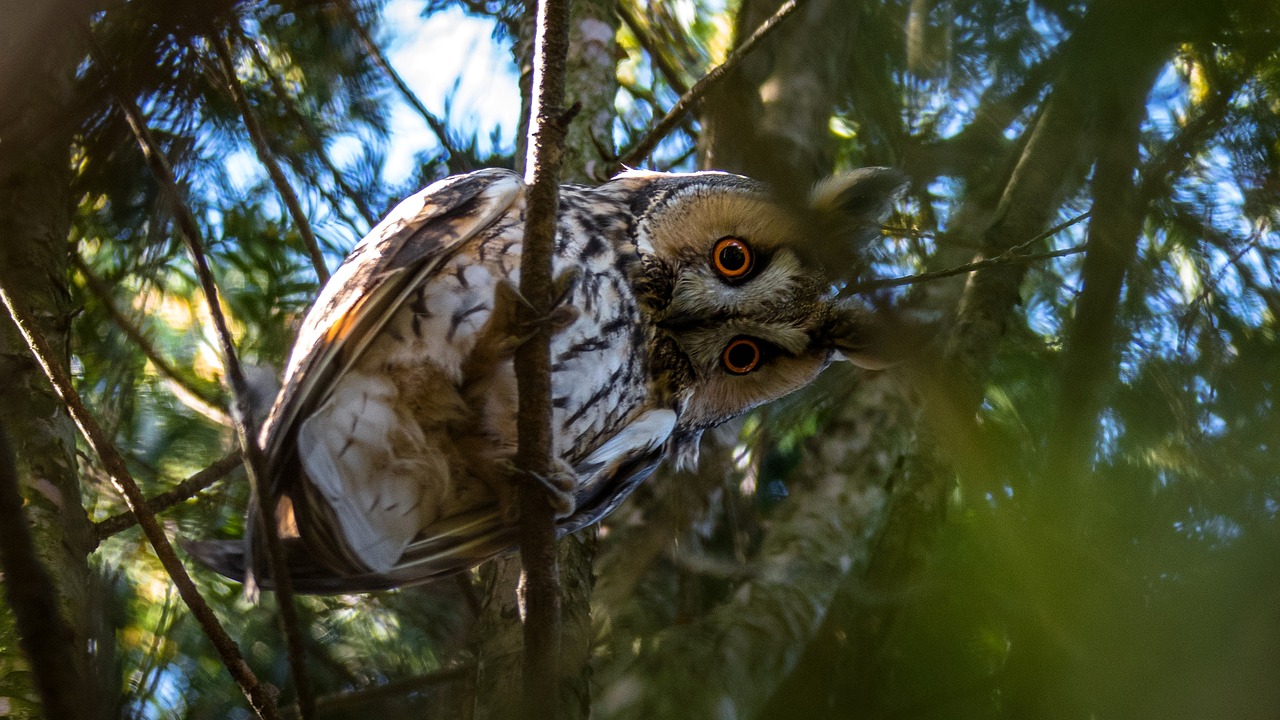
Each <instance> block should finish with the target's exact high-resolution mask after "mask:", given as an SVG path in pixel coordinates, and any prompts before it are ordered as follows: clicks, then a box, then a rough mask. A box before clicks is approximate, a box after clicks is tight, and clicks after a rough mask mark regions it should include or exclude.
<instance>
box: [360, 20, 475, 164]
mask: <svg viewBox="0 0 1280 720" xmlns="http://www.w3.org/2000/svg"><path fill="white" fill-rule="evenodd" d="M336 4H337V7H338V9H339V10H340V11H341V12H342V14H343V15H344V16H345V17H346V19H347V24H348V25H350V26H351V29H352V31H354V32H355V34H356V38H358V39H359V40H360V44H361V45H362V46H363V47H364V49H365V52H367V53H369V57H371V58H373V62H374V63H375V64H376V65H377V66H378V67H380V68H382V71H383V72H384V73H386V74H387V77H388V78H390V79H391V83H392V84H393V85H395V86H396V89H397V90H399V91H400V94H401V95H402V96H404V99H405V102H407V103H409V105H410V106H411V107H412V108H413V109H414V110H416V111H417V112H418V114H419V115H421V116H422V119H423V120H425V121H426V123H427V127H429V128H431V132H432V133H433V134H434V135H435V136H436V140H438V141H439V142H440V147H442V148H444V150H445V152H447V153H449V157H451V158H454V157H457V158H461V157H463V154H462V153H459V152H458V150H457V149H456V148H454V147H453V141H452V140H450V139H449V129H448V128H447V127H445V124H444V121H443V120H441V119H440V118H439V117H436V115H435V113H433V112H431V111H430V110H428V109H427V106H426V105H423V104H422V101H421V100H419V99H418V96H417V95H416V94H415V93H414V92H413V90H412V89H410V87H409V85H408V83H406V82H405V81H404V78H402V77H400V73H398V72H396V69H395V68H394V67H392V65H391V61H390V60H388V59H387V56H386V54H384V53H383V52H382V48H381V47H378V43H376V42H374V41H373V38H372V37H370V36H369V31H368V30H367V29H366V28H365V26H364V25H363V24H362V23H361V22H360V18H359V17H357V16H356V13H355V11H354V10H352V9H351V4H350V2H349V0H338V2H337V3H336Z"/></svg>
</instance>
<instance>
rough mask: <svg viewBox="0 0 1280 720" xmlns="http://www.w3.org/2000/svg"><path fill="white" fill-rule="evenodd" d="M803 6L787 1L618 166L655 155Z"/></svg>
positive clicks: (637, 161)
mask: <svg viewBox="0 0 1280 720" xmlns="http://www.w3.org/2000/svg"><path fill="white" fill-rule="evenodd" d="M802 2H803V0H787V2H785V3H783V5H782V7H780V8H778V11H777V12H775V13H774V14H773V15H772V16H771V17H770V18H769V19H768V20H765V21H764V22H762V23H760V27H758V28H756V30H755V32H753V33H751V36H750V37H748V38H747V39H746V40H745V41H743V43H742V44H741V45H739V46H738V48H737V49H736V50H734V51H733V53H732V54H731V55H729V57H728V58H725V61H724V62H722V63H720V64H719V65H717V66H716V67H714V68H712V70H711V72H709V73H707V74H706V75H705V76H703V78H702V79H701V80H699V81H698V82H696V83H694V84H693V87H691V88H689V92H687V93H685V94H684V95H681V96H680V99H679V100H677V101H676V104H675V105H672V106H671V109H670V110H668V111H667V114H666V115H665V116H664V117H663V118H662V119H661V120H659V121H658V124H657V125H655V126H654V127H653V129H652V130H650V131H649V132H648V133H647V134H645V136H644V137H643V138H640V140H639V141H638V142H636V144H635V145H633V146H632V147H631V149H630V150H628V151H627V152H625V153H623V155H622V157H620V158H619V159H618V164H620V165H626V166H634V165H636V164H637V163H639V162H640V161H642V160H644V159H645V158H647V157H649V153H651V152H653V149H654V148H655V147H657V145H658V143H659V142H661V141H662V139H663V138H665V137H666V136H667V134H668V133H670V132H671V131H672V130H673V129H674V128H675V127H676V125H677V124H679V123H680V120H681V118H683V117H684V114H685V113H687V112H689V110H690V109H692V108H693V106H694V104H696V103H697V102H698V101H699V100H701V99H702V97H703V96H704V95H706V94H707V90H709V89H710V88H711V86H712V85H714V84H715V83H716V82H717V81H718V80H720V78H722V77H724V76H725V75H726V74H727V73H728V72H729V71H730V70H732V69H733V68H734V67H736V66H737V65H738V63H740V62H742V59H743V58H745V57H746V56H747V55H749V54H750V53H751V51H752V50H754V49H755V47H756V45H758V44H759V43H760V41H761V40H763V39H764V38H766V37H767V36H768V35H769V34H770V33H772V32H773V31H774V29H776V28H777V27H778V26H779V25H781V24H782V21H783V20H785V19H787V18H788V17H789V16H790V15H791V14H792V13H794V12H795V11H796V9H798V8H799V7H800V4H801V3H802Z"/></svg>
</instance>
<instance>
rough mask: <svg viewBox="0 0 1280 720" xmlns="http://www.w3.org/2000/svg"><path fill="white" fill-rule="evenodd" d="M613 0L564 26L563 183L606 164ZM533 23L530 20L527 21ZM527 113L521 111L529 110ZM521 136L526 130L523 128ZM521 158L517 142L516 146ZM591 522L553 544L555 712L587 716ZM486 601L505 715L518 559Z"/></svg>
mask: <svg viewBox="0 0 1280 720" xmlns="http://www.w3.org/2000/svg"><path fill="white" fill-rule="evenodd" d="M614 10H615V2H613V0H578V2H575V3H574V4H573V9H572V15H571V18H570V28H569V33H570V35H569V62H568V72H567V77H566V81H565V94H566V104H573V103H578V104H580V105H581V110H580V111H579V112H578V115H577V117H576V118H575V119H574V121H573V123H571V124H570V125H569V128H568V134H567V136H566V138H565V144H564V152H565V156H564V165H563V171H562V180H563V181H564V182H567V183H594V182H598V181H599V178H598V177H597V174H598V171H599V169H600V168H602V167H603V166H604V164H605V162H606V161H605V160H604V159H602V153H603V154H604V155H605V156H612V154H613V152H612V145H613V133H612V127H613V120H614V117H615V112H614V107H613V101H614V97H615V96H616V94H617V87H618V85H617V77H616V73H615V67H616V57H617V53H616V45H615V42H614V36H615V34H616V32H617V23H618V20H617V15H616V13H615V11H614ZM530 30H531V27H530ZM531 46H532V36H531V35H530V36H528V37H526V38H524V39H523V41H521V42H518V43H517V48H516V52H517V58H518V62H519V64H520V67H521V68H522V73H521V85H522V90H523V92H524V94H525V100H526V102H527V101H528V97H529V96H528V93H529V89H530V84H529V81H530V80H531V79H532V66H531V65H529V58H530V55H529V52H530V51H531ZM527 115H528V114H527V112H526V113H524V114H523V115H522V117H527ZM518 137H519V138H521V139H523V138H524V137H526V132H525V129H524V128H523V127H522V129H521V132H520V135H519V136H518ZM516 156H517V157H518V158H523V156H524V151H523V144H521V146H520V148H519V149H518V151H517V155H516ZM595 547H596V541H595V529H594V528H590V529H587V530H583V531H581V532H579V533H577V534H576V535H575V536H571V537H567V538H564V539H562V540H561V541H560V542H559V543H558V554H557V561H558V565H559V568H560V585H561V591H562V596H561V633H562V635H561V666H562V673H561V675H562V678H563V679H562V681H561V683H560V687H559V690H560V714H559V717H562V718H566V719H572V718H583V717H586V715H587V710H588V706H589V702H590V685H589V679H590V675H589V667H588V666H587V660H588V657H589V654H590V641H591V612H590V597H591V589H592V586H593V585H594V574H593V570H592V562H593V560H594V557H595ZM482 575H483V576H484V581H483V583H484V584H483V590H484V603H483V607H482V610H481V616H480V619H479V621H478V623H477V626H476V630H475V638H476V641H475V653H476V656H477V682H476V693H475V701H476V705H475V708H474V713H475V718H476V719H477V720H508V719H509V718H513V717H518V714H519V712H520V705H519V703H520V692H519V688H520V668H521V662H522V653H521V647H522V641H521V637H520V632H521V631H520V620H519V611H518V607H519V600H518V597H517V592H518V585H519V580H520V561H519V558H516V557H504V558H499V559H497V560H495V561H493V562H492V563H489V565H488V567H486V568H485V569H484V570H483V571H482Z"/></svg>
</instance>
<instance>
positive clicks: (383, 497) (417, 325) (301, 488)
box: [189, 168, 901, 592]
mask: <svg viewBox="0 0 1280 720" xmlns="http://www.w3.org/2000/svg"><path fill="white" fill-rule="evenodd" d="M900 185H901V180H900V178H899V176H898V175H897V174H896V173H895V172H893V171H890V170H886V169H883V168H871V169H865V170H861V171H857V172H856V173H854V174H851V175H846V176H841V177H837V178H835V179H832V180H830V181H828V182H827V183H826V184H824V185H823V186H822V187H821V189H820V191H819V192H817V193H816V194H815V195H814V198H813V201H812V202H811V205H810V207H808V208H792V207H786V206H784V205H782V204H780V203H778V202H776V201H774V200H772V199H770V197H769V195H768V193H767V192H766V191H765V189H764V188H763V187H762V186H760V185H759V184H758V183H755V182H754V181H751V180H749V179H746V178H742V177H738V176H734V175H728V174H725V173H693V174H683V175H670V174H662V173H649V172H635V171H632V172H627V173H624V174H622V175H620V176H619V177H618V178H615V179H614V180H613V181H611V182H609V183H607V184H605V185H603V186H600V187H598V188H584V187H576V186H567V187H565V188H563V189H562V193H561V205H560V213H559V228H558V233H557V238H556V254H555V258H554V271H555V273H556V274H557V277H558V278H559V279H558V282H559V283H560V285H561V289H562V291H563V292H562V300H561V303H560V305H559V307H558V310H557V312H556V314H555V317H554V318H553V322H555V323H556V333H555V336H554V339H553V341H552V348H551V350H552V363H553V364H552V405H553V431H554V449H553V453H554V456H555V457H556V458H557V460H558V463H559V465H560V466H561V467H562V468H563V470H562V472H561V473H560V474H559V475H558V476H557V477H556V478H551V479H549V480H551V481H552V482H553V484H555V485H556V486H557V487H558V488H559V490H560V493H559V497H560V505H559V508H560V516H559V520H558V522H559V529H560V531H561V532H562V533H567V532H572V531H574V530H577V529H579V528H581V527H584V526H586V525H589V524H591V523H594V522H596V521H598V520H599V519H600V518H601V517H603V516H604V515H605V514H607V513H608V512H610V511H611V510H612V509H613V508H614V507H616V506H617V504H618V503H619V502H621V501H622V500H623V499H624V498H625V497H626V496H627V495H628V494H629V493H630V492H631V490H632V489H633V488H634V487H635V486H636V484H637V483H639V482H640V481H641V480H643V479H644V478H645V477H646V476H648V474H649V473H651V472H652V471H653V469H654V468H655V467H656V466H657V465H658V463H659V462H661V460H662V459H663V458H664V457H667V456H669V455H678V456H680V457H681V458H682V459H684V461H692V459H693V458H695V457H696V448H697V442H698V439H699V436H700V435H701V433H702V431H703V430H704V429H706V428H709V427H712V426H714V425H716V424H718V423H720V422H723V421H725V420H727V419H729V418H731V417H734V416H735V415H738V414H741V413H742V412H744V411H746V410H747V409H749V408H751V407H754V406H756V405H758V404H760V403H762V402H766V401H768V400H771V399H773V398H776V397H779V396H781V395H783V394H786V393H788V392H791V391H793V390H795V389H797V388H799V387H801V386H803V385H804V384H806V383H807V382H809V381H810V380H811V379H812V378H813V377H814V376H816V375H817V373H818V372H819V371H820V370H821V369H822V368H823V367H825V366H826V365H827V363H829V362H830V361H831V360H832V359H833V358H836V357H847V359H851V360H854V361H855V362H859V363H861V364H864V365H875V364H876V363H877V359H876V357H875V354H874V351H873V350H874V348H868V347H866V343H865V342H863V341H862V340H861V339H860V338H859V333H860V331H861V330H860V328H861V324H860V322H859V320H858V317H859V316H858V311H857V309H856V308H854V307H852V306H850V305H849V304H848V303H847V302H846V301H843V300H840V299H838V298H837V296H836V293H835V291H834V289H833V286H832V280H831V279H830V278H828V277H827V276H826V275H825V274H824V273H823V272H822V271H821V270H820V269H819V268H818V267H817V266H816V265H817V263H816V261H815V260H814V259H813V258H815V257H820V256H821V257H826V256H829V253H828V254H826V255H823V254H821V253H815V252H814V251H813V248H814V247H815V246H820V245H821V244H822V243H823V242H829V241H830V238H827V237H820V236H817V235H818V234H821V235H833V236H835V235H839V236H841V240H840V241H841V242H847V241H848V240H849V239H850V232H852V234H853V235H866V234H867V232H868V231H869V230H872V229H874V228H875V227H876V226H877V224H878V223H879V221H880V220H881V219H882V217H883V215H884V213H885V212H886V211H887V208H888V204H889V202H890V200H891V199H892V197H893V195H894V194H895V193H896V192H897V190H898V188H899V187H900ZM524 192H525V188H524V185H523V183H522V182H521V180H520V179H519V177H518V176H516V175H515V174H513V173H510V172H508V171H504V170H482V171H479V172H475V173H471V174H469V175H463V176H458V177H453V178H448V179H446V180H443V181H441V182H439V183H436V184H435V185H433V186H431V187H429V188H427V189H426V190H423V191H422V192H421V193H418V194H417V195H415V196H413V197H411V198H409V199H408V200H406V201H405V202H404V203H402V204H401V205H400V206H399V207H398V208H397V209H396V210H395V211H393V213H392V214H391V215H390V216H389V217H388V218H387V219H386V220H384V221H383V222H382V223H380V224H379V226H378V227H377V228H375V229H374V230H373V231H371V232H370V234H369V235H368V236H367V237H366V238H365V239H364V240H362V241H361V243H360V244H359V245H357V246H356V248H355V249H354V250H353V251H352V253H351V254H350V255H349V256H348V258H347V260H346V261H345V262H344V263H343V265H342V267H341V268H339V270H338V271H337V272H336V273H335V274H334V277H333V279H332V280H331V281H330V282H329V284H328V285H327V286H326V287H325V288H324V290H323V291H322V292H321V294H320V297H319V298H318V299H317V301H316V304H315V306H314V307H313V309H312V310H311V312H310V313H309V314H308V316H307V318H306V320H305V322H304V324H303V327H302V329H301V331H300V332H299V337H298V341H297V344H296V346H295V348H294V351H293V354H292V355H291V357H290V360H289V363H288V366H287V368H286V372H285V378H284V385H283V388H282V390H281V392H280V395H279V397H278V399H277V400H276V403H275V405H274V407H273V408H272V411H271V415H270V416H269V417H268V420H267V422H266V424H265V426H264V428H263V432H262V442H263V445H264V448H265V451H266V455H267V458H268V467H267V468H265V476H266V477H267V478H268V479H269V481H270V492H271V493H272V495H273V498H274V499H275V504H276V506H277V508H278V511H277V518H276V521H277V525H278V526H279V528H280V531H281V533H282V535H283V536H284V538H285V543H286V546H287V549H288V551H289V559H290V565H291V568H292V572H293V574H294V579H295V585H296V586H297V587H298V589H299V590H301V591H304V592H348V591H360V590H371V589H378V588H385V587H395V586H400V585H407V584H412V583H415V582H423V581H426V580H429V579H431V578H434V577H437V576H440V575H442V574H447V573H450V572H456V571H459V570H463V569H466V568H468V567H471V566H473V565H475V564H476V563H479V562H481V561H483V560H485V559H487V558H489V557H492V556H493V555H495V554H497V553H500V552H502V551H504V550H506V549H508V548H510V547H511V546H512V544H513V542H514V540H513V538H514V532H513V517H512V513H511V504H510V502H509V501H508V500H507V498H508V494H509V488H510V481H511V478H510V475H511V468H510V465H509V462H510V459H511V457H512V456H513V454H514V450H515V440H516V438H515V407H516V401H515V374H514V369H513V367H512V360H511V357H512V353H513V351H514V349H515V347H516V345H517V344H518V343H519V342H520V339H521V338H520V332H519V330H518V328H516V327H514V322H513V318H514V306H515V304H516V303H518V302H520V300H519V297H518V295H516V293H515V291H514V287H515V284H516V283H517V282H518V277H519V260H520V244H521V242H522V239H523V232H524V226H523V220H524V207H525V206H524V202H525V199H524ZM833 228H840V230H839V231H837V230H833ZM815 229H818V230H815ZM251 515H252V513H251ZM254 522H255V520H254V519H253V518H251V520H250V522H249V523H248V524H247V527H249V528H250V529H252V528H253V527H254ZM189 547H190V549H191V550H192V552H193V553H194V554H196V555H197V556H198V557H200V558H201V559H202V560H204V561H205V562H207V563H208V564H210V565H211V566H213V567H214V568H215V569H217V570H219V571H220V572H223V573H225V574H227V575H230V576H232V577H244V576H245V575H246V574H252V575H256V576H257V578H258V580H259V581H261V582H264V583H265V584H268V585H269V584H270V578H266V577H263V572H264V568H263V567H262V563H261V560H260V559H259V558H260V556H261V553H260V552H258V549H257V542H256V541H255V540H253V539H252V537H250V538H247V539H246V540H245V542H243V543H238V542H231V543H227V542H222V543H216V542H203V543H190V544H189ZM246 558H248V561H246Z"/></svg>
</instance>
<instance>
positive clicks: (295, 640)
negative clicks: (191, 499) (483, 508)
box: [87, 31, 315, 720]
mask: <svg viewBox="0 0 1280 720" xmlns="http://www.w3.org/2000/svg"><path fill="white" fill-rule="evenodd" d="M87 32H88V33H89V34H88V41H89V47H90V52H91V55H92V56H93V59H94V61H95V62H97V63H98V64H100V65H102V67H103V68H104V69H105V68H109V67H110V65H108V64H107V63H105V62H104V61H103V56H102V53H101V52H100V51H99V50H98V49H97V48H96V43H95V42H94V40H93V37H92V32H91V31H87ZM115 99H116V102H117V103H118V104H119V106H120V109H121V110H122V111H123V112H124V116H125V119H126V121H127V122H128V123H129V127H130V128H131V129H132V130H133V134H134V137H135V138H136V139H137V141H138V145H139V147H140V148H141V149H142V154H143V157H144V158H145V159H146V161H147V165H148V167H149V168H150V170H151V174H152V176H153V177H154V178H155V180H156V182H157V184H158V185H159V186H160V191H161V193H162V194H163V195H164V196H165V198H166V199H167V200H168V201H169V204H170V207H171V209H172V211H173V214H174V217H175V219H176V220H177V223H178V229H179V234H180V235H181V236H182V239H183V242H184V243H185V244H186V246H187V251H188V253H189V254H190V255H191V262H192V265H193V266H194V268H195V271H196V277H197V278H198V279H199V281H200V287H201V289H202V290H203V291H204V296H205V302H206V304H207V306H208V308H209V316H210V318H211V319H212V321H213V327H214V332H215V334H216V335H217V337H218V342H219V344H220V345H221V346H222V356H223V364H224V366H225V367H226V377H227V381H228V383H229V384H230V385H231V394H232V397H233V399H234V401H235V402H234V405H233V413H232V420H233V421H234V423H235V428H236V436H237V438H238V440H239V441H240V447H241V448H243V450H244V456H245V461H246V462H245V474H246V475H248V477H249V486H250V488H251V489H252V494H253V496H254V498H255V500H256V502H257V510H258V524H259V525H260V527H259V528H257V529H258V530H259V531H260V532H261V533H262V535H263V538H264V541H265V543H264V544H265V545H266V548H267V568H268V570H269V571H270V572H271V577H272V580H273V581H274V582H275V590H276V597H277V600H278V603H277V604H278V605H279V608H280V620H281V623H282V624H283V625H284V634H285V640H286V645H287V647H288V655H289V665H290V669H291V670H292V673H293V681H294V686H295V690H296V692H297V694H298V699H299V704H300V705H301V707H302V712H303V717H304V718H307V719H308V720H309V718H311V717H314V710H315V699H314V696H313V695H312V693H311V685H310V681H309V679H308V677H307V669H306V661H305V652H306V651H305V648H304V646H303V643H302V633H301V631H300V630H299V627H298V616H297V607H296V606H295V604H294V601H293V582H292V580H291V578H290V577H289V569H288V565H287V564H286V563H285V557H284V549H283V548H282V547H281V544H280V537H279V535H278V534H277V528H276V524H275V522H274V518H275V508H274V507H273V506H272V499H271V494H270V493H269V492H268V490H267V488H266V487H264V485H263V483H262V482H261V478H262V475H261V470H262V468H264V467H266V464H265V462H264V458H263V455H262V449H261V447H259V445H258V434H257V431H256V427H255V422H254V420H253V410H252V407H251V406H250V400H249V398H250V395H249V392H248V387H249V385H248V382H247V381H246V380H245V376H244V368H243V367H242V366H241V365H240V359H239V357H238V356H237V354H236V347H235V342H234V341H233V340H232V338H231V330H230V328H229V326H228V324H227V318H226V316H225V315H224V314H223V312H222V303H221V301H220V299H219V295H220V293H219V292H218V286H217V284H216V283H214V281H213V273H212V272H211V271H210V270H209V262H208V260H207V259H206V258H205V253H204V243H203V241H202V240H201V234H200V226H199V225H198V224H197V223H196V218H195V215H194V214H193V213H192V212H191V208H189V207H187V204H186V202H185V201H184V200H183V197H182V190H181V189H180V188H179V187H178V181H177V179H176V178H175V177H174V174H173V168H172V166H171V165H170V164H169V160H168V159H167V158H166V157H165V156H164V153H163V152H162V151H161V149H160V145H159V143H157V142H156V141H155V138H154V137H152V135H151V130H150V128H148V127H147V124H146V122H145V120H144V119H143V116H142V111H141V110H140V109H139V108H138V105H137V103H136V102H134V100H133V98H132V97H130V96H128V95H126V94H124V93H119V92H117V93H115ZM138 502H139V503H143V502H145V498H142V497H141V495H139V498H138ZM134 512H135V513H136V512H137V509H136V508H134ZM140 520H141V518H140ZM143 527H144V528H145V527H146V526H145V524H144V525H143ZM274 709H275V708H274V705H273V706H272V710H273V712H274Z"/></svg>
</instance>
